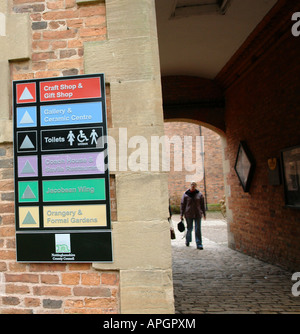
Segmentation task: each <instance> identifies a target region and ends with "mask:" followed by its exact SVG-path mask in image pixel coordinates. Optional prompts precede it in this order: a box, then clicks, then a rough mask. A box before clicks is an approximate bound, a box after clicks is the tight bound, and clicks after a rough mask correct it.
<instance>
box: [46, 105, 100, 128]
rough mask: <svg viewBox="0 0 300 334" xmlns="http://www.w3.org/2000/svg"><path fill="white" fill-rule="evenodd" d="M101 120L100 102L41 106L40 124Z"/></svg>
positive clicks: (89, 122)
mask: <svg viewBox="0 0 300 334" xmlns="http://www.w3.org/2000/svg"><path fill="white" fill-rule="evenodd" d="M101 122H102V103H101V102H89V103H73V104H58V105H50V106H48V105H47V106H41V125H42V126H56V125H72V124H75V125H76V124H91V123H101Z"/></svg>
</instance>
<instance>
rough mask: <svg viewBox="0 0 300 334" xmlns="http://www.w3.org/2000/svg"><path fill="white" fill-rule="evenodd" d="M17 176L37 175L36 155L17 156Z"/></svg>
mask: <svg viewBox="0 0 300 334" xmlns="http://www.w3.org/2000/svg"><path fill="white" fill-rule="evenodd" d="M18 176H19V177H35V176H38V164H37V156H36V155H28V156H19V157H18Z"/></svg>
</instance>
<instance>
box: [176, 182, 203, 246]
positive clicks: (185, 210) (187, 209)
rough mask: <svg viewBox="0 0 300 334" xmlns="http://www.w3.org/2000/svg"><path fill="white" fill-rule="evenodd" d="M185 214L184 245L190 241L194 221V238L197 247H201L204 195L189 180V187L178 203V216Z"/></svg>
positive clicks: (194, 183) (181, 216)
mask: <svg viewBox="0 0 300 334" xmlns="http://www.w3.org/2000/svg"><path fill="white" fill-rule="evenodd" d="M183 216H185V219H186V223H187V233H186V241H185V244H186V246H189V245H190V242H191V241H192V231H193V222H194V221H195V239H196V245H197V248H198V249H203V245H202V234H201V218H202V216H203V217H204V219H206V214H205V205H204V196H203V195H202V193H201V192H200V191H199V190H197V183H196V182H194V181H193V182H191V185H190V188H189V189H188V190H187V191H186V192H185V193H184V194H183V196H182V198H181V205H180V218H181V219H183Z"/></svg>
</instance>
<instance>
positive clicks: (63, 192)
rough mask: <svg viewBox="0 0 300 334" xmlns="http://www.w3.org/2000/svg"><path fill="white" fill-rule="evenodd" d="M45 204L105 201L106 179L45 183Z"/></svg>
mask: <svg viewBox="0 0 300 334" xmlns="http://www.w3.org/2000/svg"><path fill="white" fill-rule="evenodd" d="M43 200H44V202H59V201H89V200H105V180H104V179H75V180H74V179H73V180H51V181H43Z"/></svg>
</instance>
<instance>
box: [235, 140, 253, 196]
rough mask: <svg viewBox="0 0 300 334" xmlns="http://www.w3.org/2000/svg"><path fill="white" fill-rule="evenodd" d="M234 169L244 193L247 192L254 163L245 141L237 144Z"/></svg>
mask: <svg viewBox="0 0 300 334" xmlns="http://www.w3.org/2000/svg"><path fill="white" fill-rule="evenodd" d="M234 169H235V172H236V174H237V176H238V178H239V180H240V182H241V185H242V187H243V190H244V192H249V189H250V185H251V181H252V178H253V174H254V170H255V161H254V158H253V156H252V154H251V152H250V150H249V149H248V147H247V144H246V142H245V141H241V142H240V144H239V148H238V152H237V155H236V160H235V165H234Z"/></svg>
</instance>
